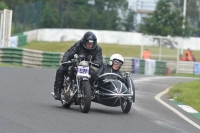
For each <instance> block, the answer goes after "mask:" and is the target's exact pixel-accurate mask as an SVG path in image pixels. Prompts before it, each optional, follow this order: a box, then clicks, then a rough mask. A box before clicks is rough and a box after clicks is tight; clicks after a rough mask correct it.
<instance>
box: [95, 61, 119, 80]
mask: <svg viewBox="0 0 200 133" xmlns="http://www.w3.org/2000/svg"><path fill="white" fill-rule="evenodd" d="M104 73H115V74H118V75H119V76H121V77H122V73H121V71H120V70H116V71H115V70H113V69H112V67H111V66H110V65H109V64H106V63H104V64H103V65H102V66H101V68H99V70H98V71H97V74H96V76H97V77H95V78H96V79H97V78H98V77H99V76H100V75H101V74H104ZM109 78H116V76H115V77H109ZM96 79H95V80H96Z"/></svg>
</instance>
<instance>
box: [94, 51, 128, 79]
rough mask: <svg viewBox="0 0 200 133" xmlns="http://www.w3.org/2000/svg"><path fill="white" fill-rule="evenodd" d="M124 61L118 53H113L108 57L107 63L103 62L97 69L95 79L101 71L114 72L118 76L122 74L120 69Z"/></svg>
mask: <svg viewBox="0 0 200 133" xmlns="http://www.w3.org/2000/svg"><path fill="white" fill-rule="evenodd" d="M123 63H124V58H123V57H122V56H121V55H120V54H113V55H112V56H111V57H110V60H109V64H106V63H104V64H103V65H102V66H101V68H99V70H98V71H97V75H96V76H95V78H94V79H95V80H98V77H99V76H100V75H101V74H103V73H116V74H118V75H119V76H122V73H121V71H120V68H121V66H122V65H123Z"/></svg>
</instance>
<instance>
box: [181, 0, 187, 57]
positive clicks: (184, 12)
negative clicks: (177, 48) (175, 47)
mask: <svg viewBox="0 0 200 133" xmlns="http://www.w3.org/2000/svg"><path fill="white" fill-rule="evenodd" d="M186 5H187V0H184V4H183V25H182V28H183V30H184V29H185V19H186V10H187V6H186ZM181 54H183V37H182V44H181Z"/></svg>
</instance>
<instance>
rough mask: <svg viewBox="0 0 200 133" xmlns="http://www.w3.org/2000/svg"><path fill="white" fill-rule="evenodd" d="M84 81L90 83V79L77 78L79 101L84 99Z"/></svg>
mask: <svg viewBox="0 0 200 133" xmlns="http://www.w3.org/2000/svg"><path fill="white" fill-rule="evenodd" d="M82 81H88V82H89V78H88V77H81V78H76V83H77V90H78V97H77V98H78V99H80V98H82V97H83V94H82V93H81V87H80V85H81V82H82Z"/></svg>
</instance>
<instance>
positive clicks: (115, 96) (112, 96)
mask: <svg viewBox="0 0 200 133" xmlns="http://www.w3.org/2000/svg"><path fill="white" fill-rule="evenodd" d="M112 98H117V96H112V97H107V98H101V99H112Z"/></svg>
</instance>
